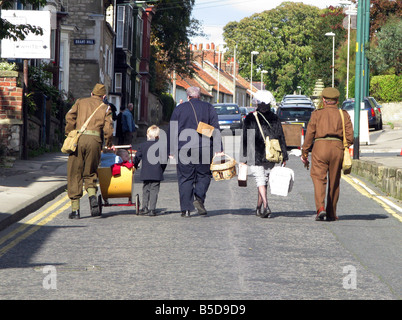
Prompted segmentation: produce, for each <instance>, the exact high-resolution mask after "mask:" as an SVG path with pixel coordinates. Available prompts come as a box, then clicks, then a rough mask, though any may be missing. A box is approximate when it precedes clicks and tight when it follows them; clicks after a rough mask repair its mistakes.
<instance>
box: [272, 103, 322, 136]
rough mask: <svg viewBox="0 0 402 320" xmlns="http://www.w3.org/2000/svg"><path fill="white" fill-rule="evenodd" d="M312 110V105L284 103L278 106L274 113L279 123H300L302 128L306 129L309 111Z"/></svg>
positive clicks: (309, 115)
mask: <svg viewBox="0 0 402 320" xmlns="http://www.w3.org/2000/svg"><path fill="white" fill-rule="evenodd" d="M314 110H315V107H314V105H308V104H306V105H299V104H285V105H281V106H279V108H278V111H277V113H276V114H277V115H278V118H279V120H280V121H281V123H286V124H301V125H302V126H303V128H304V130H306V129H307V125H308V122H309V121H310V117H311V113H312V112H313V111H314Z"/></svg>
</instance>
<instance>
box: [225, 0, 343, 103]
mask: <svg viewBox="0 0 402 320" xmlns="http://www.w3.org/2000/svg"><path fill="white" fill-rule="evenodd" d="M343 17H344V15H343V13H342V12H340V9H339V8H332V7H330V8H329V9H325V10H320V9H318V8H317V7H315V6H310V5H305V4H303V3H291V2H283V3H282V4H281V5H279V6H278V7H276V8H275V9H272V10H268V11H264V12H262V13H259V14H254V15H252V16H251V17H247V18H244V19H242V20H241V21H240V22H230V23H228V24H227V25H226V26H225V27H224V34H223V36H224V39H225V42H226V43H227V46H228V47H229V52H228V53H227V54H229V55H233V51H234V47H235V46H237V54H238V59H239V66H240V67H239V71H240V74H241V76H243V77H244V78H246V79H250V75H251V51H258V52H259V54H258V55H257V56H254V62H253V79H259V78H260V76H261V75H260V73H259V71H261V70H267V71H268V74H267V75H266V76H264V83H265V85H266V87H267V89H268V90H270V91H272V92H273V93H274V95H275V97H276V98H277V99H280V98H282V96H283V95H284V94H288V93H292V92H294V91H295V90H297V86H301V88H302V92H303V93H305V94H311V93H312V88H313V87H314V83H315V81H316V79H318V78H321V79H323V80H324V83H326V84H328V79H329V83H331V74H332V73H331V69H330V66H331V64H332V60H331V59H332V54H331V53H332V38H330V37H326V36H325V33H326V32H329V31H333V32H335V33H336V37H337V39H338V40H337V46H338V45H339V43H340V40H342V42H343V39H344V37H345V34H346V32H345V30H344V29H343V28H342V25H341V23H342V20H343ZM324 66H325V67H324Z"/></svg>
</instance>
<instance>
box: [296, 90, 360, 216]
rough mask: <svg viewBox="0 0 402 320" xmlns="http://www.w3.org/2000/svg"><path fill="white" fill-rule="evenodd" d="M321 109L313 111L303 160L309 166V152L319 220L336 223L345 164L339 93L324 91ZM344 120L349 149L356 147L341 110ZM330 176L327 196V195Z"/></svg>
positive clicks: (350, 128)
mask: <svg viewBox="0 0 402 320" xmlns="http://www.w3.org/2000/svg"><path fill="white" fill-rule="evenodd" d="M322 98H323V105H324V107H323V108H322V109H318V110H315V111H313V113H312V114H311V118H310V122H309V124H308V126H307V132H306V136H305V139H304V143H303V146H302V156H301V160H302V161H303V163H304V164H305V165H306V166H308V153H309V149H310V148H311V146H312V145H313V142H314V147H313V151H312V152H311V173H310V175H311V178H312V180H313V184H314V197H315V206H316V210H317V216H316V220H317V221H319V220H324V217H326V219H327V221H334V220H337V219H338V218H337V215H336V205H337V202H338V199H339V183H340V179H341V170H342V161H343V149H344V146H343V130H342V118H341V115H340V113H339V109H338V98H339V91H338V90H337V89H335V88H325V89H324V90H323V91H322ZM342 112H343V115H344V118H345V134H346V142H347V144H348V146H351V145H352V144H353V126H352V122H351V120H350V116H349V114H348V113H347V112H346V111H342ZM327 176H328V195H327V205H326V207H325V195H326V188H327Z"/></svg>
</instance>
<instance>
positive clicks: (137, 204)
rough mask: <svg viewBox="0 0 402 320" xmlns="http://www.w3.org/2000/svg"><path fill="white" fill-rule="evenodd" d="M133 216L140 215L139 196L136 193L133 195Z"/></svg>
mask: <svg viewBox="0 0 402 320" xmlns="http://www.w3.org/2000/svg"><path fill="white" fill-rule="evenodd" d="M135 214H136V215H137V216H138V215H139V214H140V196H139V195H138V193H137V194H136V195H135Z"/></svg>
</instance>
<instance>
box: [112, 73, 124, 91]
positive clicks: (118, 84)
mask: <svg viewBox="0 0 402 320" xmlns="http://www.w3.org/2000/svg"><path fill="white" fill-rule="evenodd" d="M122 76H123V75H122V74H121V73H115V74H114V92H116V93H117V92H119V93H121V88H122V86H123V84H122V80H123V79H122Z"/></svg>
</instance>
